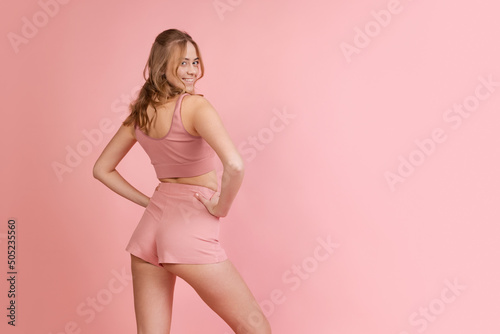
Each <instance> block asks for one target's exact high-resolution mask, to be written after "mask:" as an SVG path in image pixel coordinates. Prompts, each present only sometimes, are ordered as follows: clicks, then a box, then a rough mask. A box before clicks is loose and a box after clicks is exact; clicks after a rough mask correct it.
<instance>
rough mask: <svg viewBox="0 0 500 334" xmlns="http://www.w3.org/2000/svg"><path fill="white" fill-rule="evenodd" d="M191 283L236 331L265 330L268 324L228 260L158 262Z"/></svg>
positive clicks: (260, 333) (255, 332)
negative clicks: (180, 262) (187, 262)
mask: <svg viewBox="0 0 500 334" xmlns="http://www.w3.org/2000/svg"><path fill="white" fill-rule="evenodd" d="M162 265H163V267H165V268H166V269H167V270H166V271H168V272H170V273H172V274H174V275H175V276H179V277H180V278H182V279H183V280H185V281H186V282H187V283H188V284H189V285H191V286H192V287H193V288H194V289H195V290H196V292H197V293H198V294H199V295H200V297H201V298H202V299H203V300H204V301H205V303H207V305H208V306H209V307H210V308H211V309H212V310H214V311H215V312H216V313H217V314H218V315H219V316H220V317H221V318H222V319H223V320H224V321H225V322H226V323H227V324H228V325H229V326H230V327H231V328H232V329H233V330H234V331H235V332H236V333H237V334H243V333H245V334H247V333H248V334H250V333H252V334H269V333H271V327H270V325H269V322H268V321H267V319H266V317H265V316H264V314H263V313H262V310H261V308H260V306H259V304H258V303H257V301H256V300H255V298H254V296H253V295H252V293H251V292H250V290H249V289H248V287H247V285H246V283H245V282H244V281H243V278H242V277H241V276H240V274H239V273H238V271H237V270H236V268H235V267H234V266H233V264H232V263H231V262H230V261H229V260H226V261H223V262H219V263H214V264H166V263H163V264H162Z"/></svg>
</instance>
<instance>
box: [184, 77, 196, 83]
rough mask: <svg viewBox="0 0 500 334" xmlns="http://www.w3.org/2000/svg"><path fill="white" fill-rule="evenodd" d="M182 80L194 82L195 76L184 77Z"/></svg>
mask: <svg viewBox="0 0 500 334" xmlns="http://www.w3.org/2000/svg"><path fill="white" fill-rule="evenodd" d="M182 81H184V82H187V83H193V82H194V78H183V79H182Z"/></svg>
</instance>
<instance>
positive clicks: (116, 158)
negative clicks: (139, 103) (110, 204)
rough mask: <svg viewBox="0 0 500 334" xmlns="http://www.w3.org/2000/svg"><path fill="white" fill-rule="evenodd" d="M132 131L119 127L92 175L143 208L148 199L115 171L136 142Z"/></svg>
mask: <svg viewBox="0 0 500 334" xmlns="http://www.w3.org/2000/svg"><path fill="white" fill-rule="evenodd" d="M133 130H134V128H133V127H132V126H124V125H123V124H122V125H121V126H120V128H119V129H118V131H117V132H116V134H115V135H114V137H113V138H111V140H110V141H109V143H108V145H107V146H106V147H105V148H104V150H103V151H102V153H101V155H100V156H99V158H98V159H97V161H96V163H95V165H94V169H93V174H94V177H95V178H96V179H98V180H99V181H101V182H102V183H104V185H106V186H107V187H108V188H109V189H111V190H113V191H114V192H115V193H117V194H118V195H121V196H123V197H125V198H126V199H129V200H131V201H132V202H134V203H137V204H139V205H140V206H144V207H145V206H147V205H148V203H149V197H148V196H146V195H144V194H143V193H141V192H140V191H139V190H137V189H136V188H134V187H133V186H132V185H130V183H128V182H127V181H126V180H125V179H124V178H123V177H122V176H121V175H120V173H118V171H116V169H115V168H116V166H117V165H118V163H119V162H120V161H121V160H122V159H123V157H124V156H125V155H126V154H127V153H128V151H130V149H131V148H132V146H134V144H135V142H136V141H137V140H136V139H135V136H134V134H133V132H132V131H133Z"/></svg>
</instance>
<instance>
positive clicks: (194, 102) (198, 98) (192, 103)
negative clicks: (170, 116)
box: [183, 93, 212, 109]
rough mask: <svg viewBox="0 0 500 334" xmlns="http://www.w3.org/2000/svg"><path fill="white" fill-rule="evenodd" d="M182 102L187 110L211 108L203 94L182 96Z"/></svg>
mask: <svg viewBox="0 0 500 334" xmlns="http://www.w3.org/2000/svg"><path fill="white" fill-rule="evenodd" d="M184 101H185V102H186V103H185V104H186V105H187V107H188V108H194V109H199V108H206V107H212V105H211V104H210V102H209V101H208V100H207V98H206V97H205V96H203V94H191V93H187V95H186V96H184ZM184 101H183V102H184Z"/></svg>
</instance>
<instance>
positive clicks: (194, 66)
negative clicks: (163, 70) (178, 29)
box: [167, 42, 200, 93]
mask: <svg viewBox="0 0 500 334" xmlns="http://www.w3.org/2000/svg"><path fill="white" fill-rule="evenodd" d="M199 65H200V62H199V60H198V54H197V53H196V48H195V47H194V45H193V44H192V43H191V42H187V44H186V53H185V54H184V58H183V59H182V62H181V64H180V65H179V68H178V69H177V76H178V77H179V78H180V79H181V81H180V80H179V79H178V78H176V77H174V78H169V75H168V71H167V78H168V81H169V82H170V83H171V84H173V85H175V86H177V87H180V88H183V87H184V86H183V84H184V85H186V91H187V92H190V93H193V92H194V84H195V82H196V79H197V77H198V74H199V73H200V68H199Z"/></svg>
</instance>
